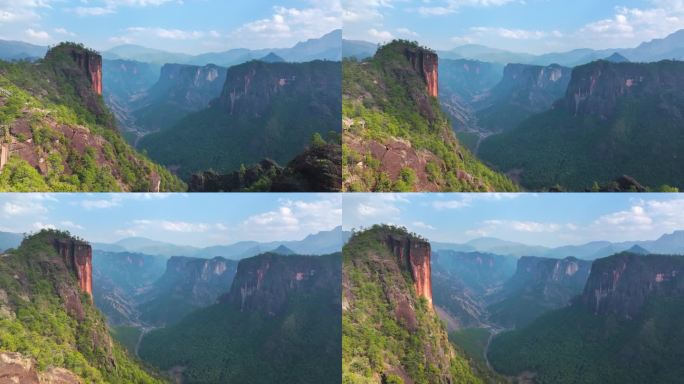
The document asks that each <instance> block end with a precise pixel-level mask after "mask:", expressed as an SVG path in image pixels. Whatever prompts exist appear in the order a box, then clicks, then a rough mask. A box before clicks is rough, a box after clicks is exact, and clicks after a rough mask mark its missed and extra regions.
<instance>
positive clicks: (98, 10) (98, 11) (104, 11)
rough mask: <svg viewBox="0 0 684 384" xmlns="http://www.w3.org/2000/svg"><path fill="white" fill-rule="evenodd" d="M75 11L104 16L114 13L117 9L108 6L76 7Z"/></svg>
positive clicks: (82, 14)
mask: <svg viewBox="0 0 684 384" xmlns="http://www.w3.org/2000/svg"><path fill="white" fill-rule="evenodd" d="M73 11H74V13H75V14H77V15H79V16H102V15H108V14H110V13H114V12H115V9H114V8H107V7H76V8H74V9H73Z"/></svg>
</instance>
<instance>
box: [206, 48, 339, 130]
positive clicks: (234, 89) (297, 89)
mask: <svg viewBox="0 0 684 384" xmlns="http://www.w3.org/2000/svg"><path fill="white" fill-rule="evenodd" d="M314 64H316V65H317V63H313V64H311V65H314ZM311 65H308V66H307V65H302V64H297V63H279V62H275V63H266V62H263V61H251V62H249V63H245V64H242V65H237V66H234V67H231V68H229V69H228V73H227V75H226V77H227V78H226V82H225V84H224V86H223V91H222V93H221V96H220V97H219V99H218V100H216V101H215V103H217V105H220V106H221V107H222V109H223V110H225V111H227V112H228V113H229V114H231V115H234V116H245V117H247V116H249V117H259V116H262V115H265V114H266V112H267V110H268V109H269V108H271V107H272V103H271V101H272V100H274V99H276V98H277V95H279V94H283V95H287V96H288V97H292V98H297V97H303V96H304V95H312V94H317V93H321V92H326V91H327V90H331V89H335V88H337V89H339V88H340V84H339V83H337V82H336V79H335V77H334V76H329V72H328V70H327V69H326V68H321V70H316V71H311V70H307V68H308V67H311ZM320 65H321V66H325V67H328V68H333V67H339V63H334V62H329V63H328V62H322V63H320Z"/></svg>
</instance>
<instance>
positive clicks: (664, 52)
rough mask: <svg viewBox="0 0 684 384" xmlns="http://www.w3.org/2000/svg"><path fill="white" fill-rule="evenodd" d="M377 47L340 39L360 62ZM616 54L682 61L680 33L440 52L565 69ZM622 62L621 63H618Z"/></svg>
mask: <svg viewBox="0 0 684 384" xmlns="http://www.w3.org/2000/svg"><path fill="white" fill-rule="evenodd" d="M376 50H377V45H376V44H372V43H369V42H365V41H354V40H346V39H345V40H343V41H342V52H343V56H344V57H356V58H358V59H364V58H367V57H370V56H372V55H374V54H375V51H376ZM615 54H617V55H619V56H621V57H623V58H625V59H627V60H628V61H633V62H649V61H660V60H682V59H684V30H679V31H676V32H674V33H672V34H670V35H668V36H666V37H664V38H662V39H653V40H651V41H648V42H644V43H642V44H640V45H639V46H637V47H635V48H613V49H603V50H594V49H588V48H580V49H574V50H571V51H567V52H552V53H546V54H542V55H532V54H527V53H519V52H511V51H506V50H502V49H496V48H491V47H486V46H483V45H477V44H469V45H463V46H460V47H456V48H454V49H452V50H448V51H440V52H439V55H440V56H441V57H443V58H445V59H454V60H460V59H467V60H479V61H484V62H490V63H498V64H504V65H505V64H509V63H518V64H530V65H541V66H547V65H551V64H559V65H563V66H568V67H574V66H577V65H583V64H587V63H589V62H592V61H596V60H601V59H607V58H613V57H614V55H615ZM620 61H623V60H620Z"/></svg>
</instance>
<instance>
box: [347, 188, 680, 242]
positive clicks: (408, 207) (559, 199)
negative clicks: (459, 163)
mask: <svg viewBox="0 0 684 384" xmlns="http://www.w3.org/2000/svg"><path fill="white" fill-rule="evenodd" d="M342 208H343V219H342V221H343V227H344V229H346V230H350V229H352V228H360V227H368V226H371V225H373V224H380V223H385V224H394V225H401V226H404V227H407V228H409V229H410V230H412V231H415V232H416V233H419V234H421V235H423V236H425V237H426V238H428V239H430V240H433V241H441V242H453V243H460V242H466V241H468V240H471V239H475V238H479V237H497V238H500V239H504V240H510V241H517V242H521V243H525V244H530V245H544V246H560V245H569V244H583V243H587V242H590V241H594V240H608V241H627V240H653V239H656V238H658V237H660V236H661V235H662V234H665V233H672V232H673V231H675V230H684V197H682V196H681V195H678V194H644V195H640V194H639V195H637V194H598V193H592V194H571V193H562V194H531V193H525V194H438V193H430V194H345V195H344V196H343V202H342Z"/></svg>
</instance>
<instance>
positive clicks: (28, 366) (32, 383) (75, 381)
mask: <svg viewBox="0 0 684 384" xmlns="http://www.w3.org/2000/svg"><path fill="white" fill-rule="evenodd" d="M82 383H83V382H82V381H81V379H80V378H79V377H78V376H76V375H75V374H74V373H73V372H71V371H69V370H67V369H64V368H58V367H50V368H48V369H47V370H45V372H38V368H37V367H36V363H35V362H34V361H33V359H29V358H25V357H24V356H23V355H22V354H20V353H16V352H2V353H0V384H82Z"/></svg>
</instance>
